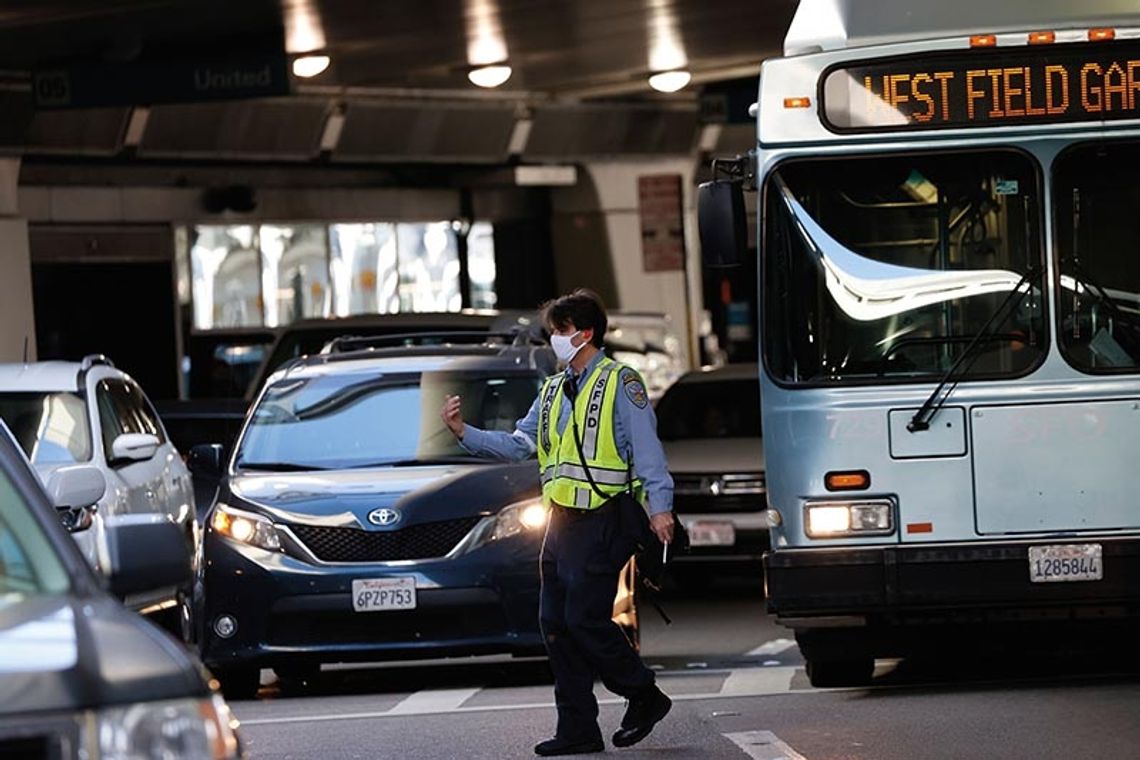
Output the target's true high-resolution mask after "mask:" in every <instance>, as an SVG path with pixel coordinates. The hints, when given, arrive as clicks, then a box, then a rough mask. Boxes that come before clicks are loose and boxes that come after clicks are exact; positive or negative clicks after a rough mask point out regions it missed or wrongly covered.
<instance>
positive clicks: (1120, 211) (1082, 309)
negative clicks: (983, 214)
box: [1053, 143, 1140, 372]
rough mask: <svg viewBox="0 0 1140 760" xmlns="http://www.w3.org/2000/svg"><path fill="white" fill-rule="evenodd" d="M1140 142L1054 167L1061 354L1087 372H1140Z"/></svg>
mask: <svg viewBox="0 0 1140 760" xmlns="http://www.w3.org/2000/svg"><path fill="white" fill-rule="evenodd" d="M1138 162H1140V144H1137V143H1095V144H1088V145H1080V146H1077V147H1074V148H1071V149H1070V150H1067V151H1066V152H1064V153H1062V154H1061V156H1060V157H1058V159H1057V161H1056V163H1055V165H1054V172H1053V176H1054V181H1055V185H1054V188H1055V192H1054V198H1055V199H1056V200H1055V206H1056V216H1057V250H1058V255H1059V259H1060V266H1059V268H1058V272H1059V274H1060V283H1059V284H1060V288H1059V289H1058V291H1057V292H1058V295H1059V309H1058V310H1059V311H1060V320H1061V325H1060V330H1059V331H1058V334H1059V336H1060V344H1061V351H1062V353H1063V354H1064V355H1065V357H1066V358H1067V359H1068V360H1069V362H1070V363H1071V364H1072V365H1073V366H1075V367H1076V368H1077V369H1080V370H1082V371H1085V372H1135V371H1136V370H1137V369H1138V368H1140V258H1137V257H1135V256H1133V255H1132V252H1133V251H1134V250H1135V249H1136V246H1137V242H1136V241H1137V234H1136V233H1137V224H1138V223H1137V211H1138V210H1140V187H1137V185H1136V182H1135V179H1134V178H1133V177H1132V175H1131V172H1129V171H1128V170H1127V167H1132V166H1136V165H1137V163H1138Z"/></svg>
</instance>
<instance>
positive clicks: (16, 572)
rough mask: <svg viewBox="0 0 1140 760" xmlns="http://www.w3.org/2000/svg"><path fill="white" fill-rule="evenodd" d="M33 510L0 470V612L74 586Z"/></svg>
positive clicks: (62, 591)
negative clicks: (27, 599)
mask: <svg viewBox="0 0 1140 760" xmlns="http://www.w3.org/2000/svg"><path fill="white" fill-rule="evenodd" d="M33 508H34V506H33V505H31V504H29V503H28V502H27V501H26V500H25V499H24V497H23V496H21V494H20V492H19V491H18V490H17V489H16V486H15V484H14V483H12V480H11V479H10V478H9V477H8V475H7V473H5V472H4V471H2V470H0V610H2V609H3V608H4V607H6V606H8V605H10V604H14V603H15V602H18V601H20V600H22V599H25V598H27V597H30V596H39V595H43V594H61V593H64V592H65V591H67V589H68V587H69V586H70V580H69V578H68V575H67V570H66V568H65V567H64V566H63V564H62V563H61V562H60V561H59V557H58V556H56V553H55V549H54V548H53V547H52V545H51V542H50V541H49V540H48V538H47V536H46V535H44V532H43V529H42V527H41V526H40V524H39V523H38V522H37V521H36V519H35V516H34V515H33V514H32V511H31V510H32V509H33Z"/></svg>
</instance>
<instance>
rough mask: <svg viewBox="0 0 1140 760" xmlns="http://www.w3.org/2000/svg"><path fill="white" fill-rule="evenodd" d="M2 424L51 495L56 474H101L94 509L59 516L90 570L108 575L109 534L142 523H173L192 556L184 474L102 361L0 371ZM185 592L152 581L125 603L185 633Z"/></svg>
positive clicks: (135, 390)
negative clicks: (74, 469) (83, 470)
mask: <svg viewBox="0 0 1140 760" xmlns="http://www.w3.org/2000/svg"><path fill="white" fill-rule="evenodd" d="M0 419H3V421H4V422H5V423H6V424H7V426H8V428H9V429H10V430H11V431H12V434H13V435H14V436H15V438H16V441H17V442H18V443H19V444H20V447H21V449H22V450H23V451H24V453H25V454H26V456H27V458H28V460H29V461H30V462H31V464H32V466H33V467H34V468H35V470H36V472H37V473H38V474H39V476H40V479H41V480H42V481H43V483H44V485H45V486H46V487H47V489H48V492H49V493H51V494H54V493H55V492H56V490H57V486H56V482H55V481H56V480H57V476H58V475H59V473H61V472H66V471H67V469H68V468H69V467H70V466H73V465H89V467H90V469H92V470H93V471H95V472H97V473H99V475H100V476H101V477H102V479H103V482H104V484H105V489H104V492H102V493H101V494H100V498H99V499H98V502H97V509H95V510H94V511H93V512H91V513H75V514H73V513H72V512H70V511H68V510H66V509H65V510H64V512H63V514H62V515H61V517H62V518H63V520H64V522H65V524H66V525H67V526H68V527H69V528H70V529H72V530H73V534H72V535H73V536H74V537H75V541H76V543H77V544H78V545H79V547H80V549H81V550H82V552H83V554H84V556H85V557H86V558H87V561H88V562H89V563H90V564H91V566H92V567H93V568H95V569H96V570H97V571H99V572H102V573H104V574H106V573H107V572H109V571H110V568H108V567H107V566H106V544H107V535H108V531H109V530H110V529H111V528H112V527H113V526H114V525H116V524H118V523H120V522H130V521H132V520H135V519H137V518H138V517H140V516H142V517H149V518H152V519H155V520H159V521H164V522H170V523H172V524H174V525H176V526H177V527H178V529H179V531H180V532H181V533H182V536H183V540H184V542H185V544H186V547H187V550H188V552H189V554H190V556H193V554H194V552H195V549H196V546H197V540H198V531H197V523H196V521H195V520H194V509H193V504H194V496H193V489H192V485H191V480H190V471H189V470H188V469H187V467H186V465H185V464H184V463H183V461H182V457H181V456H180V454H179V453H178V450H177V449H176V448H175V447H174V445H173V444H172V443H171V442H170V440H169V438H168V437H167V435H166V431H165V429H164V428H163V425H162V422H160V421H159V419H158V415H157V414H156V413H155V411H154V408H153V407H152V406H151V404H150V401H148V400H147V397H146V394H144V393H143V391H142V389H141V388H140V387H139V386H138V384H137V383H135V381H134V380H132V379H131V378H130V377H129V376H128V375H127V374H126V373H124V372H121V371H119V370H117V369H115V367H114V365H113V364H111V362H110V361H109V360H107V359H106V358H104V357H101V356H91V357H87V358H86V359H84V360H83V361H82V362H36V363H30V364H0ZM57 506H60V507H61V508H62V507H71V506H76V507H88V506H90V505H86V504H84V505H57ZM190 591H191V590H190V588H189V587H188V586H181V587H172V586H164V585H161V584H157V583H156V584H154V585H152V586H144V587H143V588H139V589H137V590H136V591H135V592H134V593H132V594H131V595H130V596H128V597H127V598H126V599H125V600H124V601H125V602H126V603H127V605H128V606H129V607H131V608H133V609H136V610H140V611H142V612H144V613H148V614H150V613H154V614H158V613H162V617H163V618H164V619H165V622H166V623H167V624H168V625H169V626H170V627H171V629H172V630H173V631H174V632H176V633H179V634H181V635H184V636H188V635H189V632H190V620H189V616H190V614H191V604H190V596H191V594H190Z"/></svg>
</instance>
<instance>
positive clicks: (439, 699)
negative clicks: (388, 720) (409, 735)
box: [388, 689, 480, 715]
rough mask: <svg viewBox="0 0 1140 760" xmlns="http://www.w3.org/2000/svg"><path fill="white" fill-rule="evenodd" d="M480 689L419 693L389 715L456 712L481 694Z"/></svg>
mask: <svg viewBox="0 0 1140 760" xmlns="http://www.w3.org/2000/svg"><path fill="white" fill-rule="evenodd" d="M479 691H480V690H479V689H437V690H431V691H417V692H416V693H415V694H412V695H410V696H408V697H406V698H404V699H403V700H402V701H401V702H400V703H399V704H397V705H396V706H395V707H393V708H392V709H391V710H389V711H388V714H389V715H424V714H431V713H441V712H442V713H446V712H454V711H456V710H458V709H459V708H460V707H462V706H463V703H464V702H466V701H467V700H469V699H471V697H473V696H475V695H476V694H478V693H479Z"/></svg>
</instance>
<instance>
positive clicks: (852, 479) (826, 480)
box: [823, 470, 871, 491]
mask: <svg viewBox="0 0 1140 760" xmlns="http://www.w3.org/2000/svg"><path fill="white" fill-rule="evenodd" d="M823 485H824V487H825V488H827V490H828V491H865V490H867V489H868V488H870V487H871V473H869V472H867V471H866V470H833V471H831V472H829V473H827V474H826V475H824V476H823Z"/></svg>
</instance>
